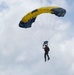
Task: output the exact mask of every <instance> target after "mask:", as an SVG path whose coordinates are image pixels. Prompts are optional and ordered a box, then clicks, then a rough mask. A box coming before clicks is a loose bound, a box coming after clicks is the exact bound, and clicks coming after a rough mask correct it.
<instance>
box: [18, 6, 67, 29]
mask: <svg viewBox="0 0 74 75" xmlns="http://www.w3.org/2000/svg"><path fill="white" fill-rule="evenodd" d="M43 13H51V14H54V15H56V16H58V17H63V16H64V15H65V14H66V10H65V9H63V8H61V7H56V6H48V7H41V8H38V9H35V10H33V11H31V12H29V13H28V14H26V15H25V16H24V17H23V18H22V20H21V21H20V23H19V27H21V28H30V27H31V26H32V23H33V22H35V19H36V18H37V16H38V15H40V14H43Z"/></svg>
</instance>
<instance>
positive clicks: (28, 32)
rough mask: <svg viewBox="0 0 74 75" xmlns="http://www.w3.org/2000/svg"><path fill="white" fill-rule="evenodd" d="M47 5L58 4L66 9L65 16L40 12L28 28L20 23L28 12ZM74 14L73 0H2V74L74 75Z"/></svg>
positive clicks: (0, 41)
mask: <svg viewBox="0 0 74 75" xmlns="http://www.w3.org/2000/svg"><path fill="white" fill-rule="evenodd" d="M44 6H59V7H62V8H64V9H66V11H67V13H66V15H65V16H64V17H62V18H61V17H57V16H55V15H52V14H41V15H39V16H38V17H37V19H36V21H35V22H34V23H33V24H32V27H31V28H29V29H24V28H20V27H19V26H18V24H19V22H20V20H21V19H22V17H23V16H24V15H25V14H27V13H28V12H30V11H32V10H34V9H36V8H40V7H44ZM73 14H74V0H0V75H74V25H73V24H74V15H73ZM45 40H48V41H49V47H50V52H49V56H50V60H49V61H47V62H44V56H43V55H44V51H43V49H42V44H43V42H44V41H45Z"/></svg>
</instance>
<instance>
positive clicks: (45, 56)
mask: <svg viewBox="0 0 74 75" xmlns="http://www.w3.org/2000/svg"><path fill="white" fill-rule="evenodd" d="M44 59H45V62H46V53H44Z"/></svg>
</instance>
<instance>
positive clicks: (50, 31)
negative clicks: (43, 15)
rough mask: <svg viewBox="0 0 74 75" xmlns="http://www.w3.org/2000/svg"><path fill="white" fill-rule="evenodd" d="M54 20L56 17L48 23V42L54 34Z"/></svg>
mask: <svg viewBox="0 0 74 75" xmlns="http://www.w3.org/2000/svg"><path fill="white" fill-rule="evenodd" d="M55 20H56V17H53V19H51V21H50V30H49V35H48V40H49V41H50V40H51V38H52V36H53V34H54V28H55V26H56V25H55Z"/></svg>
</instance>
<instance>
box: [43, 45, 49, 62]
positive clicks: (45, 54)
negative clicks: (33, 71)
mask: <svg viewBox="0 0 74 75" xmlns="http://www.w3.org/2000/svg"><path fill="white" fill-rule="evenodd" d="M43 49H44V51H45V53H44V59H45V62H46V56H47V57H48V60H49V59H50V57H49V55H48V53H49V51H50V48H49V47H48V45H43Z"/></svg>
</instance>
